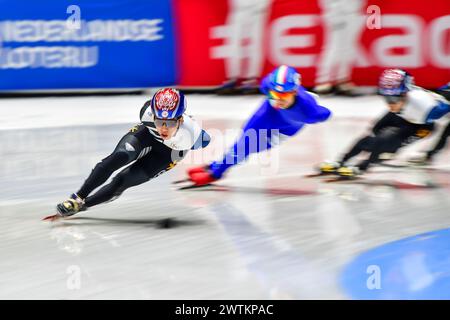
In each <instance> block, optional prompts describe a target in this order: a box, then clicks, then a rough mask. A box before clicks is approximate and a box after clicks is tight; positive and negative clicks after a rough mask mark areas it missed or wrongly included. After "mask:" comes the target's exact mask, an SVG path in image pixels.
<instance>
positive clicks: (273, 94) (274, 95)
mask: <svg viewBox="0 0 450 320" xmlns="http://www.w3.org/2000/svg"><path fill="white" fill-rule="evenodd" d="M296 94H297V91H288V92H278V91H275V90H269V98H270V99H274V100H289V99H290V98H292V97H293V96H295V95H296Z"/></svg>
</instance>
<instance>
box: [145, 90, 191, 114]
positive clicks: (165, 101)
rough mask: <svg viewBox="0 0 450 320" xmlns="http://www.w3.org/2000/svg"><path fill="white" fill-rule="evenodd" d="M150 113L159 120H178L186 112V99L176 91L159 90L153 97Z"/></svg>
mask: <svg viewBox="0 0 450 320" xmlns="http://www.w3.org/2000/svg"><path fill="white" fill-rule="evenodd" d="M151 108H152V113H153V114H154V115H155V117H156V118H159V119H178V118H179V117H181V116H182V115H183V113H184V112H185V111H186V98H185V96H184V94H183V93H182V92H180V91H178V90H177V89H173V88H164V89H159V90H158V91H156V93H155V94H154V95H153V98H152V102H151Z"/></svg>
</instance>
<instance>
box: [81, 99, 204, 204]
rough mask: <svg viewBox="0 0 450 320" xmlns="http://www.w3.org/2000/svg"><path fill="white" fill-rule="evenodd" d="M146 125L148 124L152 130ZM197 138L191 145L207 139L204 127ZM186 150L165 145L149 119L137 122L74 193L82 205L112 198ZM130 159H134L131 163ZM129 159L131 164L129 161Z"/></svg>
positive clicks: (169, 165)
mask: <svg viewBox="0 0 450 320" xmlns="http://www.w3.org/2000/svg"><path fill="white" fill-rule="evenodd" d="M148 106H149V101H147V102H146V104H145V105H144V107H143V108H142V109H141V113H140V115H141V119H142V116H143V112H144V111H145V109H146V108H148ZM148 127H151V128H152V130H153V134H152V133H150V131H149V128H148ZM200 139H201V141H197V142H196V143H195V145H194V146H193V147H192V149H196V148H198V147H205V146H206V145H207V144H208V143H209V141H210V137H209V135H208V134H207V133H206V132H205V131H204V130H202V133H201V135H200V137H199V139H198V140H200ZM188 151H189V150H174V149H171V148H169V147H168V146H166V145H165V144H163V143H162V138H160V137H159V135H158V134H157V132H156V129H155V126H154V124H153V123H152V122H151V123H150V122H145V125H144V124H143V123H140V124H138V125H136V126H134V127H133V128H132V129H130V131H129V132H128V133H127V134H125V135H124V136H123V137H122V139H121V140H120V141H119V143H118V144H117V146H116V148H115V149H114V151H113V152H112V153H111V154H110V155H109V156H107V157H106V158H104V159H103V160H102V161H101V162H99V163H98V164H97V165H96V166H95V167H94V169H93V170H92V172H91V174H90V175H89V177H88V178H87V179H86V181H85V182H84V184H83V186H82V187H81V188H80V190H79V191H78V192H77V195H78V196H79V197H80V198H82V199H85V207H86V208H88V207H92V206H95V205H97V204H100V203H103V202H106V201H110V200H113V199H115V198H117V197H119V196H120V195H121V194H122V193H123V192H124V191H125V190H126V189H128V188H130V187H133V186H137V185H139V184H142V183H144V182H147V181H149V180H150V179H153V178H155V177H157V176H159V175H160V174H162V173H164V172H166V171H168V170H170V169H172V168H173V167H174V166H175V165H176V164H177V162H179V161H180V160H181V159H183V158H184V157H185V156H186V154H187V152H188ZM133 161H135V162H134V163H132V162H133ZM130 163H132V164H131V165H129V164H130ZM127 165H129V166H127ZM124 166H127V167H126V168H124V169H123V170H122V171H120V172H119V173H118V174H117V175H116V176H115V177H114V178H113V179H112V181H111V182H110V183H109V184H107V185H105V186H103V187H102V188H101V189H100V190H98V191H97V192H95V193H94V194H93V195H90V194H91V192H92V191H93V190H94V189H96V188H97V187H99V186H101V185H102V184H103V183H105V182H106V180H108V178H109V177H110V176H111V175H112V174H113V172H114V171H116V170H118V169H120V168H122V167H124Z"/></svg>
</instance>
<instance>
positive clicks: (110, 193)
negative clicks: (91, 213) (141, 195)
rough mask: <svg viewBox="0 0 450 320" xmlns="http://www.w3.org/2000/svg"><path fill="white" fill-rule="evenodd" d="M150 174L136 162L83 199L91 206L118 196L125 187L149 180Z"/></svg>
mask: <svg viewBox="0 0 450 320" xmlns="http://www.w3.org/2000/svg"><path fill="white" fill-rule="evenodd" d="M150 178H151V177H150V176H148V175H147V172H146V171H145V170H144V169H143V168H142V166H140V165H139V164H138V163H135V164H133V165H131V166H129V167H128V168H125V169H124V170H122V171H121V172H120V173H118V174H117V175H116V176H115V177H114V178H113V179H112V181H111V182H110V183H109V184H107V185H105V186H103V187H102V188H101V189H100V190H98V191H97V192H96V193H94V194H93V195H92V196H89V197H87V198H86V200H85V205H86V207H92V206H95V205H98V204H100V203H104V202H107V201H110V200H113V199H116V198H118V197H119V196H120V195H121V194H122V193H123V192H124V191H125V190H126V189H128V188H130V187H133V186H137V185H140V184H142V183H144V182H147V181H148V180H150Z"/></svg>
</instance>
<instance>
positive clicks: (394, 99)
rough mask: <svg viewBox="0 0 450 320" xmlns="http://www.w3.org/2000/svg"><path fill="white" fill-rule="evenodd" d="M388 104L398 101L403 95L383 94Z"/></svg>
mask: <svg viewBox="0 0 450 320" xmlns="http://www.w3.org/2000/svg"><path fill="white" fill-rule="evenodd" d="M383 97H384V100H385V101H386V102H387V103H388V104H392V103H398V102H400V101H402V100H403V98H404V97H403V96H383Z"/></svg>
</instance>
